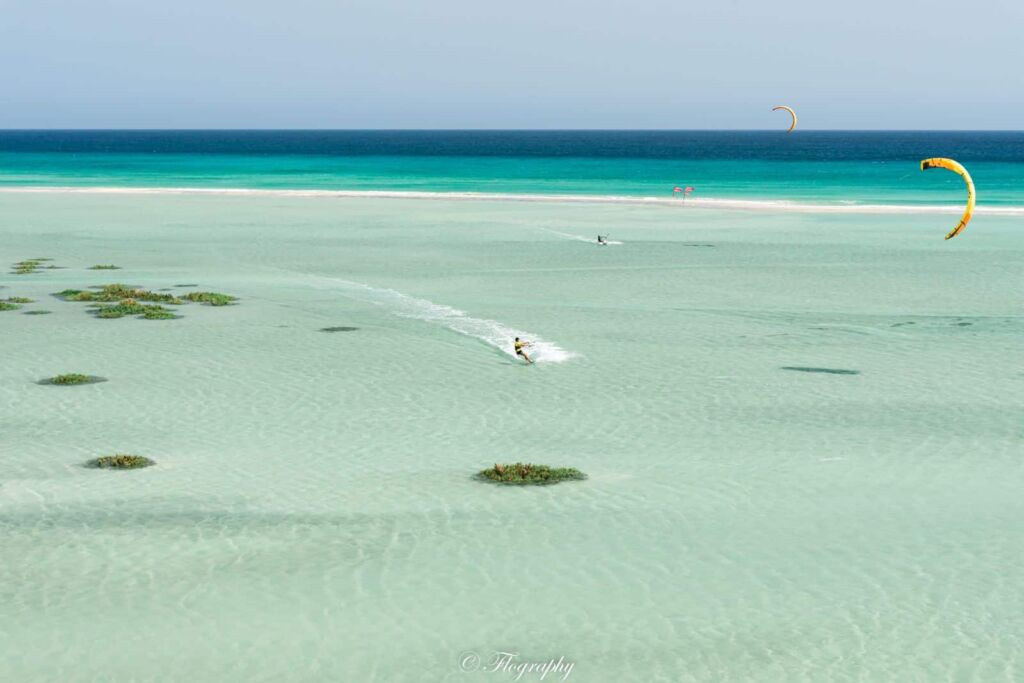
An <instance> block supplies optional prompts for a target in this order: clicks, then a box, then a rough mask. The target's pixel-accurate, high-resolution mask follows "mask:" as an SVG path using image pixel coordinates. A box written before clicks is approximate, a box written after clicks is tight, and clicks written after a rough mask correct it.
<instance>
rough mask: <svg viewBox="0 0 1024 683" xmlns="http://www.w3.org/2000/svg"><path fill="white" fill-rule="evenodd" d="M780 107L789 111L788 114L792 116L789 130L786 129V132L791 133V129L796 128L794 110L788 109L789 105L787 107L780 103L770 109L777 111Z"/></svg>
mask: <svg viewBox="0 0 1024 683" xmlns="http://www.w3.org/2000/svg"><path fill="white" fill-rule="evenodd" d="M780 109H785V110H786V111H788V112H789V115H790V116H792V117H793V123H792V124H790V126H789V130H787V131H786V132H787V133H792V132H793V129H794V128H796V112H795V111H793V110H792V109H790V108H789V107H787V106H786V105H784V104H780V105H779V106H777V107H772V111H778V110H780Z"/></svg>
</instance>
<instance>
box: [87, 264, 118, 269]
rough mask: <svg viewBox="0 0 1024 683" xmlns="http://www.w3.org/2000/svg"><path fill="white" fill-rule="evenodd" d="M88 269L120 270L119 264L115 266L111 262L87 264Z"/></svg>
mask: <svg viewBox="0 0 1024 683" xmlns="http://www.w3.org/2000/svg"><path fill="white" fill-rule="evenodd" d="M89 270H121V266H115V265H113V264H107V265H98V266H89Z"/></svg>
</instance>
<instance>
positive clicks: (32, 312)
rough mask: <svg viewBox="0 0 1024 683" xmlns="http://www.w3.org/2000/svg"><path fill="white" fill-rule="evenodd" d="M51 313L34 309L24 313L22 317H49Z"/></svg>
mask: <svg viewBox="0 0 1024 683" xmlns="http://www.w3.org/2000/svg"><path fill="white" fill-rule="evenodd" d="M51 312H52V311H43V310H39V309H36V310H34V311H25V313H24V315H50V313H51Z"/></svg>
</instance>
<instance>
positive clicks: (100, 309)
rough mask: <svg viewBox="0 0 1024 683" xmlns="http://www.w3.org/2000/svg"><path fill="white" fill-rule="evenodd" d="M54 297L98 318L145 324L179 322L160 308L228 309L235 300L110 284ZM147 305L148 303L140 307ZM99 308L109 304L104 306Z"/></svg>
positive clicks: (63, 292)
mask: <svg viewBox="0 0 1024 683" xmlns="http://www.w3.org/2000/svg"><path fill="white" fill-rule="evenodd" d="M54 296H55V297H57V298H58V299H63V300H64V301H80V302H87V303H92V304H94V305H93V306H91V307H90V308H91V309H92V312H93V314H94V315H95V316H96V317H97V318H105V319H111V318H123V317H125V316H138V317H141V318H143V319H145V320H172V319H174V318H180V317H181V316H179V315H175V314H174V313H172V312H171V311H169V310H168V309H166V308H165V307H164V306H162V305H160V304H171V305H174V306H179V305H182V304H186V303H189V302H196V303H203V304H207V305H209V306H227V305H230V304H232V303H234V302H235V301H237V300H238V299H237V297H233V296H230V295H228V294H220V293H218V292H189V293H188V294H187V295H185V296H184V297H177V296H175V295H174V294H161V293H159V292H152V291H150V290H148V289H143V288H141V287H131V286H129V285H122V284H111V285H103V286H101V287H98V288H94V289H65V290H63V291H60V292H55V293H54ZM142 302H147V303H148V305H147V303H142ZM101 304H112V305H110V306H103V305H101Z"/></svg>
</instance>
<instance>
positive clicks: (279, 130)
mask: <svg viewBox="0 0 1024 683" xmlns="http://www.w3.org/2000/svg"><path fill="white" fill-rule="evenodd" d="M120 132H136V133H189V132H196V133H210V132H225V133H282V132H293V133H473V132H477V133H780V134H781V133H785V134H789V135H792V134H796V135H800V134H803V133H1024V129H1012V128H801V129H799V130H796V131H793V132H792V133H789V132H787V131H786V130H785V128H298V127H296V128H291V127H286V128H195V127H189V128H134V127H129V128H99V127H97V128H56V127H54V128H0V133H120Z"/></svg>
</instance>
